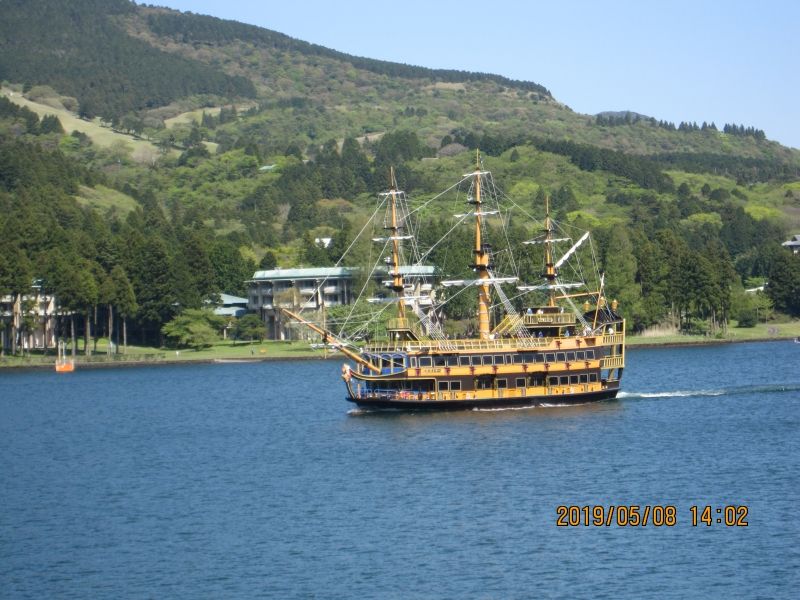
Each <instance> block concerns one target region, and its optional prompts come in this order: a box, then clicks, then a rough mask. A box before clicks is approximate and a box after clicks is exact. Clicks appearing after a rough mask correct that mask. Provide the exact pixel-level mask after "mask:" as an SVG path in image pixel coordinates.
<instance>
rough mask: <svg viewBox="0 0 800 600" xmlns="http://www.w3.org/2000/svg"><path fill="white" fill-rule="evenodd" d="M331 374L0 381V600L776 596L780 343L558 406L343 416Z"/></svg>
mask: <svg viewBox="0 0 800 600" xmlns="http://www.w3.org/2000/svg"><path fill="white" fill-rule="evenodd" d="M339 368H340V364H339V362H336V361H328V362H322V361H312V362H273V363H259V364H225V365H196V366H179V367H160V368H159V367H155V368H152V367H151V368H141V369H114V370H94V371H89V370H84V371H78V372H76V373H74V374H72V375H56V374H55V373H50V372H47V373H40V372H35V373H34V372H30V373H8V372H2V373H0V477H1V478H2V484H1V485H0V596H1V597H4V598H252V597H269V598H455V599H458V598H497V599H503V598H541V597H545V598H549V597H552V598H642V597H656V598H691V597H703V598H796V597H798V596H797V594H798V589H800V511H798V501H799V500H800V466H799V464H798V463H799V461H798V459H800V453H799V450H800V448H798V446H799V445H800V344H794V343H791V342H788V343H787V342H781V343H764V344H741V345H726V346H715V347H704V348H676V349H652V350H631V351H629V354H628V369H627V370H626V373H625V377H624V379H623V389H624V392H623V393H622V394H621V397H620V398H619V399H618V400H616V401H613V402H607V403H601V404H595V405H587V406H579V407H572V408H558V407H555V408H534V409H524V410H504V411H486V412H463V413H446V414H422V413H393V414H388V413H359V412H357V411H354V410H353V406H352V405H351V404H349V403H347V402H346V401H345V400H344V387H343V385H342V383H341V380H340V378H339ZM561 504H565V505H578V506H584V505H592V506H593V505H603V506H608V505H631V504H637V505H662V506H663V505H674V506H675V507H676V509H677V513H676V518H677V525H676V526H674V527H654V526H652V524H651V525H648V526H646V527H620V526H617V525H612V526H610V527H593V526H592V527H585V526H579V527H557V526H556V516H557V515H556V507H557V506H558V505H561ZM693 505H695V506H700V507H701V508H702V507H704V506H706V505H710V506H712V507H714V508H716V507H724V506H726V505H745V506H747V507H748V508H749V511H748V515H747V522H748V524H749V525H748V527H726V526H725V525H724V524H722V525H720V524H716V523H714V524H713V525H712V526H710V527H708V526H706V525H704V524H700V525H699V526H697V527H694V526H692V524H691V513H690V507H691V506H693ZM716 517H717V515H714V518H715V519H716Z"/></svg>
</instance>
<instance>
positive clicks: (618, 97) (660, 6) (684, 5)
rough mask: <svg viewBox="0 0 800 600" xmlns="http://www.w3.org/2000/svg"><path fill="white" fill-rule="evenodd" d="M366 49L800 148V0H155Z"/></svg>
mask: <svg viewBox="0 0 800 600" xmlns="http://www.w3.org/2000/svg"><path fill="white" fill-rule="evenodd" d="M149 2H150V3H152V4H158V5H161V6H168V7H171V8H175V9H178V10H182V11H192V12H194V13H198V14H207V15H213V16H216V17H220V18H224V19H234V20H236V21H241V22H244V23H250V24H253V25H258V26H261V27H266V28H268V29H273V30H275V31H280V32H281V33H285V34H287V35H290V36H292V37H295V38H299V39H302V40H305V41H308V42H313V43H316V44H320V45H322V46H326V47H328V48H332V49H334V50H340V51H342V52H347V53H349V54H354V55H357V56H366V57H369V58H377V59H383V60H390V61H396V62H403V63H408V64H413V65H420V66H425V67H433V68H446V69H463V70H468V71H484V72H490V73H497V74H500V75H505V76H506V77H511V78H513V79H523V80H527V81H535V82H536V83H539V84H542V85H544V86H545V87H546V88H548V89H549V90H550V91H551V93H552V94H553V96H554V97H555V98H556V99H557V100H559V101H561V102H563V103H565V104H567V105H568V106H569V107H570V108H572V109H573V110H575V111H578V112H580V113H587V114H595V113H598V112H601V111H604V110H632V111H636V112H639V113H642V114H646V115H648V116H653V117H655V118H657V119H664V120H667V121H673V122H675V124H678V123H679V122H680V121H696V122H697V123H698V124H699V123H702V121H708V122H709V123H710V122H712V121H713V122H715V123H716V124H717V126H718V127H720V128H721V127H722V125H723V124H724V123H737V124H742V125H745V126H751V125H752V126H754V127H756V128H758V129H763V130H764V131H765V132H766V134H767V137H768V138H769V139H773V140H776V141H778V142H781V143H783V144H785V145H788V146H793V147H795V148H800V76H799V74H798V71H799V70H800V1H797V0H761V1H754V0H719V1H713V0H693V1H692V0H670V1H666V0H654V1H650V0H642V1H638V2H634V1H629V0H609V1H608V2H598V1H592V0H549V1H547V2H543V1H541V0H530V1H524V0H494V1H490V0H487V1H484V2H476V1H474V0H459V1H453V0H427V1H423V0H403V1H402V2H396V3H388V2H380V1H377V0H353V1H348V0H343V1H340V2H335V1H331V0H324V1H323V0H302V1H300V0H295V1H285V0H284V1H282V2H272V1H269V0H261V1H257V0H226V1H224V2H220V1H214V0H160V1H159V0H149Z"/></svg>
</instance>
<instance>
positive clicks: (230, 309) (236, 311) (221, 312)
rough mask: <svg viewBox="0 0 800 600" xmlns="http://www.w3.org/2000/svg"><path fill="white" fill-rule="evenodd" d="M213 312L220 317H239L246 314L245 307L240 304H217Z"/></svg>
mask: <svg viewBox="0 0 800 600" xmlns="http://www.w3.org/2000/svg"><path fill="white" fill-rule="evenodd" d="M214 314H215V315H218V316H220V317H241V316H244V315H246V314H247V309H246V308H242V307H240V306H218V307H217V308H215V309H214Z"/></svg>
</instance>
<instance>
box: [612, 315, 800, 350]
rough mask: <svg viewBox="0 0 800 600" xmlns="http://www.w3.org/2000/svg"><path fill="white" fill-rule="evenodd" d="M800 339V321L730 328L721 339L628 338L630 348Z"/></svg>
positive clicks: (694, 337)
mask: <svg viewBox="0 0 800 600" xmlns="http://www.w3.org/2000/svg"><path fill="white" fill-rule="evenodd" d="M797 337H800V321H791V322H789V323H777V324H776V323H766V324H765V323H759V324H758V325H756V326H755V327H730V328H728V332H727V333H726V334H722V335H721V336H720V337H715V336H702V335H663V336H646V337H645V336H636V335H629V336H628V337H627V344H628V346H661V345H683V344H713V343H719V342H756V341H764V340H789V339H794V338H797Z"/></svg>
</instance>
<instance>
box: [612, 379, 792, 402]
mask: <svg viewBox="0 0 800 600" xmlns="http://www.w3.org/2000/svg"><path fill="white" fill-rule="evenodd" d="M798 391H800V384H797V383H786V384H771V385H742V386H736V387H729V388H720V389H716V390H714V389H710V390H709V389H706V390H675V391H667V392H632V391H621V392H620V393H619V394H617V398H619V399H620V400H638V399H650V398H698V397H703V396H740V395H742V394H780V393H784V392H798Z"/></svg>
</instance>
